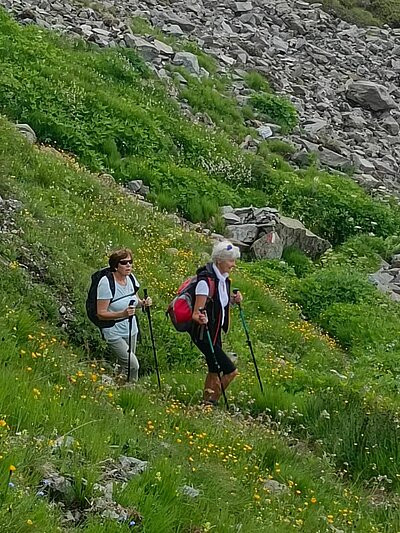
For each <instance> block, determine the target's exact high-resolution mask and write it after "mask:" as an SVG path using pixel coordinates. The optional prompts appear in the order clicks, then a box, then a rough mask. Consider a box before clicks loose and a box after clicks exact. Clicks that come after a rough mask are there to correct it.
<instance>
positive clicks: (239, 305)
mask: <svg viewBox="0 0 400 533" xmlns="http://www.w3.org/2000/svg"><path fill="white" fill-rule="evenodd" d="M232 292H233V294H234V295H235V296H236V295H237V293H238V292H239V289H237V288H235V289H232ZM236 305H237V306H238V307H239V309H241V307H242V306H241V304H240V302H239V303H237V304H236Z"/></svg>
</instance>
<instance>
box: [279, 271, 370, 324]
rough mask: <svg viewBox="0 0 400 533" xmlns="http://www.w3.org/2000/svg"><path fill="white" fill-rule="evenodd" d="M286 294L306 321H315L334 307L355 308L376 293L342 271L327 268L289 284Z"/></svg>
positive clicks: (353, 274)
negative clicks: (300, 309)
mask: <svg viewBox="0 0 400 533" xmlns="http://www.w3.org/2000/svg"><path fill="white" fill-rule="evenodd" d="M289 294H290V297H291V300H292V301H293V302H296V303H298V304H299V305H300V306H301V308H302V310H303V313H304V314H305V315H306V317H307V318H309V319H311V320H316V321H318V318H319V316H320V315H321V313H322V312H324V311H325V310H326V309H328V308H329V307H330V306H331V305H333V304H335V303H346V304H358V303H362V302H367V301H372V300H374V299H375V300H376V289H375V287H373V286H372V285H371V284H370V283H368V281H367V280H366V279H365V278H364V277H363V276H361V275H360V274H358V273H357V272H354V271H351V270H349V269H348V268H346V267H328V268H325V269H323V270H318V271H317V272H315V273H313V274H311V275H309V276H307V277H305V278H303V279H301V280H298V281H297V282H296V283H294V284H292V287H291V288H290V289H289Z"/></svg>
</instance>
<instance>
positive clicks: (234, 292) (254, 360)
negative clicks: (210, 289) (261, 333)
mask: <svg viewBox="0 0 400 533" xmlns="http://www.w3.org/2000/svg"><path fill="white" fill-rule="evenodd" d="M238 292H239V289H233V294H235V295H236V294H237V293H238ZM237 305H238V307H239V315H240V319H241V321H242V324H243V329H244V332H245V333H246V338H247V346H248V347H249V349H250V353H251V357H252V358H253V363H254V368H255V370H256V374H257V379H258V383H259V384H260V389H261V392H262V393H264V388H263V384H262V381H261V376H260V372H259V371H258V366H257V361H256V356H255V355H254V351H253V345H252V344H251V340H250V335H249V330H248V329H247V324H246V321H245V319H244V314H243V309H242V306H241V304H240V303H238V304H237Z"/></svg>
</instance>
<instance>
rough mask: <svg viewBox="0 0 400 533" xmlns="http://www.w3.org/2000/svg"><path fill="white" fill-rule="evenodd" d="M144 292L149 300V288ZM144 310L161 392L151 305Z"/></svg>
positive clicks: (145, 297) (159, 386)
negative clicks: (147, 320)
mask: <svg viewBox="0 0 400 533" xmlns="http://www.w3.org/2000/svg"><path fill="white" fill-rule="evenodd" d="M143 294H144V299H145V300H147V296H148V294H147V289H143ZM143 311H144V312H145V313H146V314H147V318H148V319H149V330H150V338H151V344H152V346H153V354H154V362H155V366H156V374H157V382H158V390H159V391H160V392H161V380H160V372H159V370H158V361H157V352H156V343H155V342H154V334H153V325H152V322H151V314H150V307H148V306H145V307H143Z"/></svg>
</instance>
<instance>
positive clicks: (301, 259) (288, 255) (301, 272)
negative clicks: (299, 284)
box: [282, 246, 314, 278]
mask: <svg viewBox="0 0 400 533" xmlns="http://www.w3.org/2000/svg"><path fill="white" fill-rule="evenodd" d="M282 259H283V260H284V261H286V263H287V264H288V265H290V266H291V267H292V268H293V269H294V271H295V272H296V276H297V277H298V278H302V277H304V276H305V275H306V274H309V273H310V272H312V271H313V270H314V265H313V262H312V261H311V259H310V258H309V257H307V256H306V254H305V253H304V252H302V251H301V250H299V248H296V247H295V246H288V247H287V248H285V250H283V253H282Z"/></svg>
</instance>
